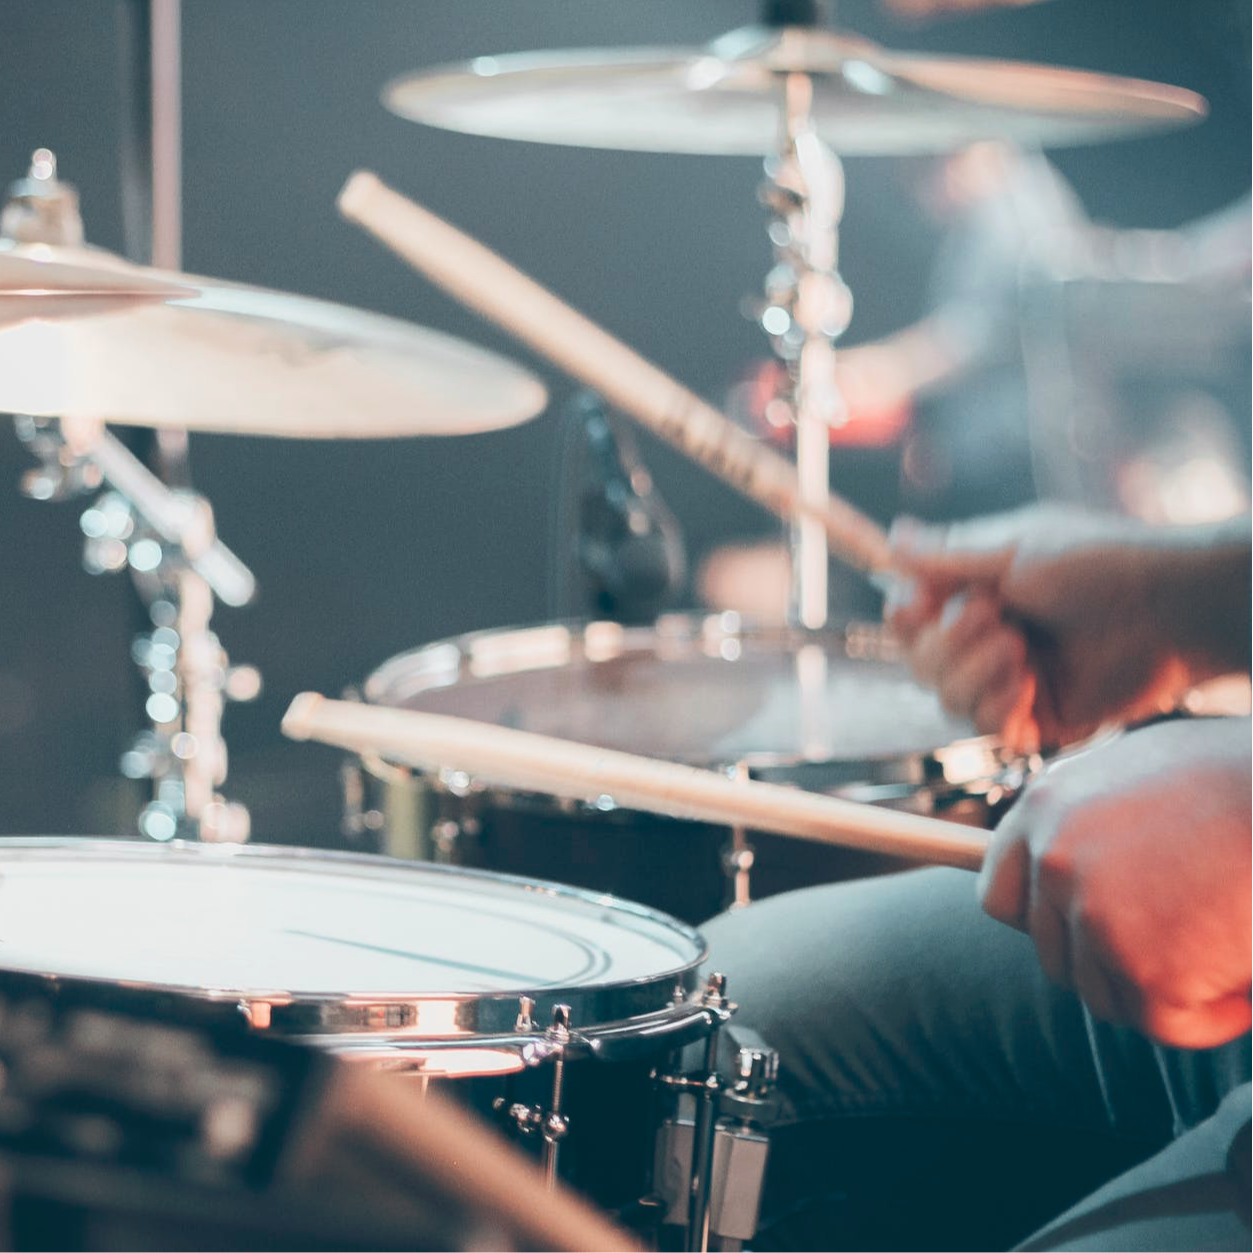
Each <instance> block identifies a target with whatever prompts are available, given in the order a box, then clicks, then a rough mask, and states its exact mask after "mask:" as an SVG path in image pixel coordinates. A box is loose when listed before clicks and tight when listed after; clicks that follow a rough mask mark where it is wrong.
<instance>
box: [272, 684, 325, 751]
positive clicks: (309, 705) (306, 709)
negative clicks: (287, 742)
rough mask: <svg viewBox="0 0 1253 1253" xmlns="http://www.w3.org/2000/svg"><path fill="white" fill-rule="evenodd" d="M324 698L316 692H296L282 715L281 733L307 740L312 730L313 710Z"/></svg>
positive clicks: (290, 737) (289, 737)
mask: <svg viewBox="0 0 1253 1253" xmlns="http://www.w3.org/2000/svg"><path fill="white" fill-rule="evenodd" d="M325 700H326V697H325V696H321V695H319V694H318V693H317V692H298V693H297V694H296V695H295V696H293V697H292V702H291V704H290V705H288V707H287V712H286V713H285V714H284V715H283V722H282V728H283V734H284V735H285V736H287V738H288V739H291V740H307V739H308V738H309V736H310V734H311V732H312V726H311V724H312V722H313V715H314V711H315V710H316V709H317V708H318V706H319V705H321V704H323V703H324V702H325Z"/></svg>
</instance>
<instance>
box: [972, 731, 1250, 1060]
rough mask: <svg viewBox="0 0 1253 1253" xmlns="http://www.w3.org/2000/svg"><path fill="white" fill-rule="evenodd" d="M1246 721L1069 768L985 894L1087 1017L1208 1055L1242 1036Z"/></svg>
mask: <svg viewBox="0 0 1253 1253" xmlns="http://www.w3.org/2000/svg"><path fill="white" fill-rule="evenodd" d="M1249 821H1250V770H1249V720H1248V719H1247V718H1216V719H1199V720H1193V721H1177V722H1168V723H1161V724H1159V725H1157V726H1153V727H1148V728H1145V729H1143V730H1139V731H1133V732H1130V733H1128V734H1127V735H1125V736H1123V737H1122V738H1121V739H1119V740H1117V741H1114V742H1113V743H1110V744H1106V745H1103V746H1101V747H1099V748H1094V749H1091V750H1089V751H1087V752H1084V753H1081V754H1079V755H1078V756H1076V757H1074V758H1072V759H1070V760H1064V761H1062V762H1060V763H1058V764H1057V765H1055V766H1054V767H1053V768H1052V769H1050V770H1049V771H1048V773H1047V774H1045V775H1042V776H1041V777H1040V778H1038V779H1037V780H1036V781H1035V782H1033V783H1032V784H1031V785H1030V786H1029V787H1028V788H1027V790H1026V792H1025V793H1024V795H1023V797H1022V799H1021V800H1020V801H1019V802H1018V803H1017V804H1016V805H1015V806H1014V808H1013V809H1011V810H1010V812H1009V814H1008V816H1007V817H1006V818H1005V819H1004V820H1003V821H1002V822H1001V824H1000V826H999V827H998V828H997V830H996V832H995V834H994V835H993V838H992V844H991V847H990V848H989V851H988V854H987V858H986V860H985V862H984V867H983V872H982V874H981V875H980V879H979V887H980V892H981V895H982V898H983V907H984V909H985V910H986V911H987V912H988V913H989V914H991V915H992V917H994V918H997V919H1000V920H1001V921H1002V922H1006V923H1008V924H1009V925H1010V926H1013V927H1017V928H1018V929H1019V930H1022V931H1026V932H1028V933H1029V934H1030V935H1031V938H1032V939H1033V940H1034V941H1035V945H1036V949H1037V951H1038V953H1039V956H1040V962H1041V964H1042V965H1043V967H1044V970H1045V973H1046V974H1047V975H1048V976H1049V978H1050V979H1052V980H1054V981H1055V982H1057V983H1061V984H1064V985H1066V986H1069V987H1072V988H1074V989H1075V990H1076V991H1077V992H1078V993H1079V995H1080V996H1081V997H1082V998H1083V1000H1084V1001H1085V1003H1086V1004H1087V1006H1088V1008H1089V1009H1090V1010H1091V1011H1092V1013H1093V1014H1094V1015H1095V1016H1096V1017H1098V1018H1102V1019H1106V1020H1109V1021H1113V1022H1123V1023H1128V1024H1130V1025H1132V1026H1134V1027H1136V1028H1138V1029H1139V1030H1140V1031H1142V1032H1144V1033H1145V1034H1146V1035H1149V1036H1151V1037H1152V1038H1153V1039H1155V1040H1159V1041H1161V1042H1162V1043H1164V1044H1169V1045H1173V1046H1176V1047H1180V1048H1208V1047H1211V1046H1213V1045H1217V1044H1222V1043H1224V1042H1226V1041H1227V1040H1230V1039H1233V1038H1234V1037H1236V1036H1238V1035H1240V1034H1241V1033H1243V1032H1245V1031H1248V1029H1249V1025H1250V1009H1249V981H1250V891H1249V877H1250V849H1251V843H1250V839H1249Z"/></svg>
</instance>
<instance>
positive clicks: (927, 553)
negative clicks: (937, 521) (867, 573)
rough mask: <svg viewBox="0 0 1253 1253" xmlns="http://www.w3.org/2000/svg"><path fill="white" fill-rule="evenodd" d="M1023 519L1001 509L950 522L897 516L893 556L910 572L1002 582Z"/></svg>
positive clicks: (964, 580)
mask: <svg viewBox="0 0 1253 1253" xmlns="http://www.w3.org/2000/svg"><path fill="white" fill-rule="evenodd" d="M1021 530H1022V523H1021V521H1020V517H1019V515H1015V514H997V515H994V516H992V517H988V518H977V519H973V520H972V521H969V522H955V523H952V524H950V525H948V526H926V525H924V524H923V523H921V522H917V521H915V520H914V519H913V518H898V519H897V520H896V521H895V522H894V523H893V524H892V527H891V530H890V531H889V533H888V540H889V542H890V544H891V546H892V557H893V562H894V564H895V566H896V568H897V569H899V570H902V571H904V572H905V573H907V574H912V575H915V576H918V577H921V578H925V579H930V580H933V581H936V582H947V583H949V584H950V585H957V584H962V583H970V582H982V583H990V584H996V583H998V582H999V581H1000V580H1001V579H1002V578H1003V577H1004V576H1005V574H1006V572H1007V571H1008V570H1009V568H1010V566H1011V565H1012V564H1013V560H1014V555H1015V553H1016V551H1017V546H1018V542H1019V540H1020V538H1021V536H1020V532H1021Z"/></svg>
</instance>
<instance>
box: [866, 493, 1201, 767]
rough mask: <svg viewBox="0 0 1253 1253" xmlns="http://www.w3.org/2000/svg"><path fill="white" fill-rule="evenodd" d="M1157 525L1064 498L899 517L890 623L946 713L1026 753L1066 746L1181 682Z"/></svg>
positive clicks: (1150, 707) (1164, 701) (1159, 703)
mask: <svg viewBox="0 0 1253 1253" xmlns="http://www.w3.org/2000/svg"><path fill="white" fill-rule="evenodd" d="M1155 534H1156V533H1155V532H1151V531H1150V529H1149V528H1146V527H1143V526H1141V525H1140V524H1138V523H1133V522H1129V521H1127V520H1125V519H1121V518H1106V517H1099V516H1097V515H1092V514H1086V513H1082V512H1079V511H1076V510H1072V509H1068V508H1059V507H1053V508H1040V507H1034V508H1030V509H1024V510H1020V511H1018V512H1015V513H1008V514H999V515H995V516H992V517H987V518H982V519H978V520H976V521H972V522H964V523H956V524H954V525H951V526H948V527H924V526H922V525H921V524H917V523H911V522H901V523H898V524H897V526H896V527H894V528H893V532H892V548H893V554H894V557H895V564H896V567H897V569H898V571H900V572H902V574H903V575H904V576H905V577H904V578H903V579H902V580H901V582H900V588H899V590H898V591H896V592H894V593H893V595H892V596H890V597H889V601H888V606H887V609H886V616H887V620H888V623H889V625H890V626H891V627H892V628H893V630H894V631H895V632H896V634H897V635H898V636H899V637H900V638H901V640H902V641H903V643H904V644H905V647H906V650H907V653H908V656H909V661H910V664H911V666H912V667H913V670H914V672H915V674H916V675H917V676H918V677H919V678H920V679H921V680H922V681H923V682H925V683H928V684H930V685H932V686H934V687H936V688H937V689H938V691H939V693H940V697H941V699H942V700H943V702H944V704H945V707H946V708H947V709H948V710H949V711H950V712H951V713H954V714H956V715H958V716H959V717H964V718H969V719H970V720H972V721H973V722H974V724H975V725H976V727H978V729H979V730H980V731H982V732H984V733H986V734H992V733H999V734H1001V735H1002V736H1003V737H1004V738H1005V739H1006V740H1007V742H1009V744H1010V746H1011V747H1014V748H1017V749H1019V750H1023V751H1031V750H1034V749H1036V748H1038V747H1039V746H1040V745H1041V744H1042V743H1043V744H1046V745H1048V744H1051V745H1056V744H1064V743H1068V742H1073V741H1075V740H1077V739H1079V738H1081V737H1082V736H1085V735H1087V734H1090V733H1091V732H1092V731H1094V730H1095V729H1096V728H1097V727H1098V726H1099V725H1100V724H1101V723H1102V722H1104V721H1106V720H1108V719H1112V718H1120V719H1124V720H1130V719H1133V718H1137V717H1144V716H1146V715H1148V714H1151V713H1156V712H1159V711H1160V710H1161V709H1163V708H1166V707H1169V705H1170V704H1171V703H1172V702H1173V701H1174V700H1175V699H1177V698H1178V696H1179V695H1180V693H1181V692H1182V691H1183V690H1185V689H1186V687H1187V686H1188V685H1189V682H1190V676H1189V673H1188V671H1187V667H1186V666H1184V665H1183V663H1182V661H1181V660H1180V659H1179V657H1178V655H1177V653H1176V651H1175V650H1174V648H1173V647H1172V645H1171V642H1170V640H1169V639H1168V638H1167V637H1166V635H1165V633H1164V629H1163V628H1162V627H1161V625H1160V624H1159V622H1158V621H1157V615H1156V614H1155V612H1154V611H1153V605H1154V603H1155V602H1154V600H1153V597H1154V595H1155V594H1156V593H1155V588H1154V580H1155V578H1156V577H1157V575H1158V570H1157V566H1156V565H1155V562H1157V561H1158V560H1159V558H1158V556H1157V552H1158V550H1157V547H1155V544H1154V543H1153V542H1152V541H1151V539H1150V538H1149V537H1150V536H1152V535H1155Z"/></svg>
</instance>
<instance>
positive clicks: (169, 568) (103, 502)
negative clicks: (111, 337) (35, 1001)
mask: <svg viewBox="0 0 1253 1253" xmlns="http://www.w3.org/2000/svg"><path fill="white" fill-rule="evenodd" d="M18 433H19V435H20V436H21V438H22V439H23V440H24V441H25V442H26V443H27V444H28V446H29V447H30V448H31V450H32V451H33V452H34V453H35V455H36V456H38V457H39V458H40V460H41V462H42V464H41V465H40V466H39V467H38V468H37V469H35V470H32V471H30V472H29V473H28V474H27V475H26V476H25V478H24V480H23V484H22V486H23V490H24V491H25V492H26V493H27V494H28V495H30V496H33V497H35V498H36V499H40V500H50V499H56V498H63V497H65V496H68V495H71V494H73V493H74V491H75V490H89V489H90V488H92V487H95V486H99V485H101V484H107V485H108V486H109V487H110V488H111V489H112V490H111V491H108V492H106V493H105V495H103V496H101V497H100V498H99V499H97V500H96V501H95V502H94V503H93V504H92V505H91V506H90V507H89V508H88V509H87V510H86V511H85V512H84V513H83V515H82V518H81V526H82V530H83V533H84V535H85V536H86V544H85V547H84V554H83V564H84V566H85V567H86V568H87V570H88V571H89V572H90V573H93V574H104V573H108V572H115V571H120V570H122V569H124V568H125V567H127V566H129V567H130V568H131V570H132V572H133V574H134V578H135V583H136V586H137V587H138V589H139V592H140V595H141V596H142V597H143V599H144V601H145V603H146V605H147V608H148V613H149V616H150V617H151V619H152V624H153V630H152V632H151V633H150V634H148V635H142V636H140V637H139V638H138V639H137V640H136V641H135V644H134V647H133V649H132V655H133V657H134V659H135V661H136V663H137V664H138V665H139V667H140V669H141V670H142V671H143V673H144V675H145V677H146V679H147V684H148V697H147V700H146V702H145V710H146V712H147V714H148V716H149V718H151V720H152V729H151V730H148V731H144V732H142V733H141V734H140V735H139V736H138V737H137V738H136V740H135V741H134V743H133V744H132V745H131V747H130V748H129V749H128V750H127V751H126V752H125V753H124V754H123V756H122V762H121V768H122V773H123V774H125V775H126V776H127V777H129V778H132V779H142V778H148V779H151V780H152V784H153V796H152V800H151V801H149V803H148V804H147V805H146V806H145V807H144V809H143V810H142V811H141V813H140V816H139V829H140V831H141V832H142V833H143V834H145V835H147V836H149V837H150V838H152V839H155V840H170V839H174V838H175V837H178V838H187V839H202V840H209V841H219V842H230V843H241V842H243V841H244V840H246V839H247V838H248V832H249V820H248V811H247V810H246V809H245V808H244V806H242V805H240V804H238V803H237V802H233V801H227V800H225V799H224V798H223V797H222V796H221V795H220V794H219V793H218V790H217V789H218V788H219V787H220V786H221V785H222V783H223V782H224V781H225V779H226V770H227V755H226V744H225V742H224V741H223V739H222V735H221V723H222V712H223V708H224V705H225V702H226V701H227V700H250V699H252V698H253V697H255V696H256V695H257V694H258V692H259V691H260V675H259V674H258V673H257V671H256V670H255V669H254V668H253V667H251V666H236V667H232V666H230V665H229V662H228V659H227V655H226V652H225V650H224V649H223V648H222V645H221V643H220V641H219V640H218V637H217V636H216V635H215V634H214V633H213V631H212V630H211V629H210V627H209V622H210V619H211V617H212V614H213V606H214V598H215V597H216V598H217V599H219V600H221V601H223V602H224V603H225V604H228V605H232V606H241V605H246V604H247V603H248V602H249V601H250V600H252V598H253V596H254V594H255V592H256V582H255V580H254V578H253V576H252V572H251V571H250V570H249V569H248V568H247V566H245V565H244V563H243V562H242V561H240V559H239V558H238V557H236V556H235V554H234V553H233V552H231V550H230V549H229V548H227V547H226V545H225V544H223V543H222V542H221V541H220V540H219V539H218V538H217V535H216V532H215V529H214V525H213V511H212V509H211V508H210V506H209V503H208V501H206V500H205V499H204V498H203V497H200V496H197V495H195V494H194V493H192V492H188V491H182V490H179V491H174V490H171V489H170V488H169V487H167V486H166V485H165V484H164V483H162V482H161V480H160V479H159V478H157V476H156V475H155V474H153V473H152V471H151V470H149V469H148V468H147V466H145V465H144V464H143V462H142V461H140V460H139V459H138V458H137V457H135V456H134V454H133V453H131V451H130V450H129V449H128V448H127V447H126V446H125V445H124V444H123V443H122V442H121V441H120V440H118V439H116V438H115V437H114V436H113V435H111V434H109V432H107V431H106V430H105V429H104V427H103V425H102V424H100V423H99V422H95V421H85V422H84V421H71V420H68V419H66V420H63V421H58V420H57V419H40V418H30V417H22V418H19V420H18Z"/></svg>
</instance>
